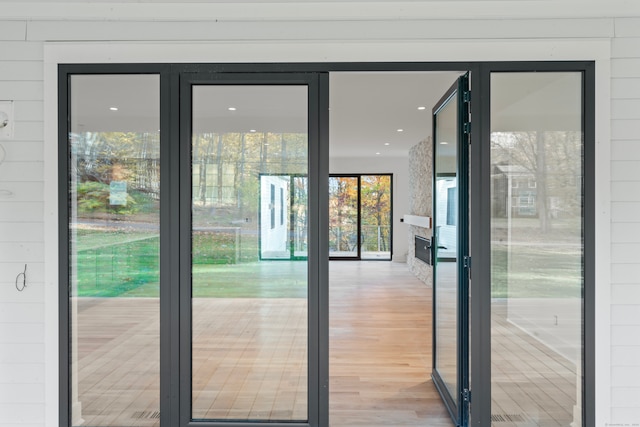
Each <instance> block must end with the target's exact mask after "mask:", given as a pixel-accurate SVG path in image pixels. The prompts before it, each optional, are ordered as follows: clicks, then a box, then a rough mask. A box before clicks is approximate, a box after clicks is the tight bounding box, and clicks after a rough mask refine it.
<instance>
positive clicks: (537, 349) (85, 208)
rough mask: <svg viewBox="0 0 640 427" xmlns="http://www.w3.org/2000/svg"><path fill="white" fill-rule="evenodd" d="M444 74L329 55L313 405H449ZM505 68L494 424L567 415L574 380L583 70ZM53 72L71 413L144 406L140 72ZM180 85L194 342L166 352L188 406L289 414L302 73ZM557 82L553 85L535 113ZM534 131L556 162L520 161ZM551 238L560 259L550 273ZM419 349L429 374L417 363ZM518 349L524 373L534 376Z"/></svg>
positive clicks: (298, 259)
mask: <svg viewBox="0 0 640 427" xmlns="http://www.w3.org/2000/svg"><path fill="white" fill-rule="evenodd" d="M461 74H463V73H462V72H334V73H330V79H329V83H330V97H329V124H330V126H329V140H330V150H329V154H330V159H329V174H330V179H329V185H328V188H329V212H328V215H327V216H328V219H329V236H327V237H328V242H329V245H328V247H329V253H328V254H326V255H327V256H328V257H330V259H332V261H330V263H329V280H328V282H329V289H328V291H329V308H328V317H329V342H328V345H329V349H328V351H329V416H330V419H331V422H332V425H335V426H348V425H367V426H370V427H373V426H388V425H398V426H400V425H407V426H412V425H413V426H419V425H425V424H427V423H428V425H430V426H452V425H453V424H452V421H451V417H450V414H449V413H448V411H447V408H446V407H445V404H444V403H443V400H442V398H441V394H442V392H443V389H442V388H443V387H446V388H447V389H448V390H449V391H450V392H451V393H455V389H456V385H457V384H456V383H455V381H456V380H455V378H456V377H457V374H458V370H459V365H458V364H459V360H458V351H457V349H458V345H459V341H458V340H457V332H456V330H457V327H458V312H457V301H458V291H459V284H458V280H457V276H456V274H457V273H456V271H457V270H456V267H457V266H458V265H459V261H460V260H459V259H457V258H458V254H459V251H458V249H459V248H458V247H457V246H456V245H457V244H458V236H459V234H458V231H457V218H458V207H457V206H458V204H457V203H458V200H459V198H458V196H457V187H458V186H459V185H460V184H459V183H460V181H461V180H460V176H459V175H458V169H457V167H458V166H457V164H458V163H457V161H456V156H457V153H456V147H457V146H458V144H457V142H456V138H457V136H456V132H455V128H456V126H455V125H452V123H454V124H455V123H456V109H455V108H453V107H451V105H453V104H448V103H446V102H445V103H443V102H442V101H447V100H450V99H451V97H448V96H445V94H447V93H451V92H448V90H449V88H450V87H452V85H453V84H454V83H455V82H456V81H457V79H458V77H459V76H460V75H461ZM524 76H525V78H526V79H528V80H527V81H526V82H525V83H526V84H522V82H521V81H518V78H520V79H522V76H520V75H517V76H512V75H509V74H504V75H499V76H496V77H495V79H496V80H495V81H496V85H495V87H496V88H501V89H500V90H498V89H496V93H495V96H493V98H492V99H493V100H494V102H493V104H492V111H491V114H492V119H494V120H493V122H492V126H493V133H492V143H495V145H496V148H495V160H496V162H495V165H494V167H495V173H494V174H493V175H492V186H493V191H494V194H496V195H497V196H496V197H495V200H493V201H492V202H493V209H494V212H493V213H492V214H493V216H494V217H493V222H492V227H493V228H492V233H493V236H492V241H493V246H492V250H493V252H492V256H493V260H492V262H493V263H494V264H493V266H492V267H493V268H494V271H495V272H496V274H495V275H494V279H493V282H492V284H493V283H495V284H496V285H500V286H502V287H500V288H498V287H496V288H495V289H492V300H491V304H492V307H491V308H492V316H493V317H492V322H493V323H492V325H493V326H492V327H493V329H492V331H493V333H492V339H493V344H492V349H493V351H494V354H493V356H492V368H493V371H492V379H493V382H492V387H493V388H492V392H493V393H494V394H493V396H492V398H493V406H492V408H493V410H495V413H492V416H495V417H496V418H495V419H496V420H497V421H496V422H500V425H501V426H507V427H511V426H516V425H522V423H527V422H529V421H531V420H532V419H534V418H533V417H536V418H537V419H541V420H544V422H545V423H547V424H548V425H558V426H562V425H566V423H567V422H568V420H571V419H572V418H573V417H575V416H576V415H575V414H574V413H572V412H571V410H572V409H573V408H574V405H573V402H574V401H575V398H576V395H579V393H580V392H581V391H580V389H579V387H580V384H581V382H580V381H579V375H580V372H579V370H577V369H576V366H580V365H579V361H578V360H577V359H578V358H579V354H580V351H579V348H580V341H579V339H580V324H579V321H580V320H579V319H580V312H579V308H580V301H581V300H580V295H579V293H578V292H577V290H579V289H580V288H579V286H580V285H579V284H580V277H579V275H578V274H577V273H576V271H578V268H577V267H576V266H579V265H580V264H579V263H580V251H579V248H580V244H581V243H580V242H579V241H577V240H576V239H578V238H579V237H580V235H579V231H580V228H579V224H580V223H579V221H578V220H576V218H579V206H578V205H577V204H576V203H575V200H577V199H578V197H579V185H578V183H579V182H580V173H581V172H580V168H579V156H577V155H576V153H579V149H580V133H579V129H580V126H581V125H580V120H578V119H577V118H576V117H577V115H576V114H575V112H576V111H580V103H579V102H577V101H579V99H580V98H579V96H575V95H576V92H577V91H576V88H579V82H580V79H579V76H576V74H575V73H573V74H572V73H548V74H546V75H545V74H542V73H541V74H534V75H526V74H525V75H524ZM70 83H71V90H70V106H71V108H70V119H69V126H70V135H69V146H70V150H69V158H70V162H71V165H72V167H70V168H69V177H70V180H69V199H70V203H69V213H68V214H69V217H68V219H69V246H70V254H71V256H70V258H69V260H68V263H69V269H70V271H69V278H70V283H71V286H70V294H69V319H70V325H69V342H70V346H69V350H70V355H71V357H70V381H71V389H72V393H71V396H70V399H71V407H72V417H73V425H77V426H80V425H100V426H117V425H124V424H131V423H132V422H133V423H134V424H135V425H140V426H155V425H157V424H158V423H159V417H160V415H159V414H160V412H159V409H158V408H159V407H160V403H159V398H160V393H159V383H160V381H159V372H160V356H159V354H160V351H159V347H160V345H159V340H160V339H159V337H160V333H159V331H160V329H161V328H160V323H161V316H160V315H159V312H160V309H159V307H160V305H161V301H160V299H161V298H160V293H161V292H160V280H159V270H160V263H159V256H158V255H159V252H160V244H159V241H160V234H159V229H160V228H161V227H160V212H159V162H158V158H159V156H160V144H159V139H160V138H159V135H160V131H159V129H160V128H161V126H162V125H161V123H160V120H159V113H158V112H159V110H160V108H159V105H160V99H159V91H158V85H159V79H158V77H157V76H156V75H152V74H149V75H108V74H105V75H81V74H79V75H74V76H72V78H71V79H70ZM96 83H99V84H96ZM184 96H185V97H186V98H187V99H186V101H185V102H188V105H190V109H189V110H188V112H187V113H186V114H187V115H186V116H185V118H184V123H188V126H189V128H188V131H185V132H184V134H183V138H182V139H180V142H181V144H183V145H182V146H181V149H182V150H183V152H184V153H189V154H190V156H185V157H184V158H183V161H184V163H185V166H186V167H184V168H183V169H181V171H182V172H181V173H182V175H181V179H183V181H184V182H185V183H187V184H186V186H184V190H185V191H184V192H183V193H182V194H183V195H182V197H183V199H181V200H182V202H183V203H182V207H181V209H182V210H181V211H180V213H181V215H182V216H181V218H182V221H181V226H183V227H185V226H184V225H183V224H185V223H186V224H187V226H186V227H185V229H184V230H182V231H183V232H182V233H181V240H180V245H181V251H182V254H183V262H185V261H184V260H185V259H186V260H187V262H185V265H184V266H182V267H183V270H184V271H185V273H184V274H183V276H181V279H180V281H179V282H178V284H179V286H177V287H178V288H179V292H180V293H181V294H180V295H181V301H183V303H182V304H183V306H182V308H183V309H184V311H183V312H181V315H180V321H181V322H182V323H181V325H182V327H183V328H184V334H183V338H181V339H182V340H183V341H181V344H182V345H183V347H186V348H188V352H187V354H189V355H190V356H191V357H186V358H185V359H186V360H187V362H184V363H186V364H185V365H183V366H181V369H183V372H186V376H187V377H188V378H189V381H190V382H189V383H188V386H190V388H191V390H190V402H189V407H190V408H191V411H192V417H193V419H198V420H218V421H220V420H222V421H237V420H268V421H270V422H295V421H300V420H305V417H307V415H308V412H309V407H310V406H311V405H310V401H311V398H310V393H309V388H310V387H309V372H310V369H309V366H310V362H309V360H311V358H310V357H309V354H310V353H311V350H310V344H309V342H310V340H309V336H310V335H311V334H312V333H313V329H312V328H311V326H310V324H311V323H312V322H311V321H309V319H310V318H311V316H310V315H309V313H310V311H311V310H312V309H313V307H311V306H310V303H309V301H310V299H309V298H308V296H309V294H310V293H311V292H312V291H313V288H312V283H311V280H310V279H309V277H310V275H309V274H308V268H309V265H310V264H311V263H310V262H309V259H310V258H311V255H310V252H309V246H310V245H309V231H308V230H309V223H310V221H309V218H310V215H311V214H312V213H311V212H310V211H311V209H310V208H309V206H310V204H309V194H310V191H309V187H310V183H309V179H308V177H309V169H308V168H309V166H308V165H309V156H310V154H309V153H310V148H309V147H310V145H311V144H310V143H309V140H308V137H307V131H308V127H309V120H308V117H307V114H308V98H307V97H308V91H307V89H306V87H305V86H303V85H266V84H265V85H194V86H193V88H192V90H191V92H189V93H187V94H186V95H184ZM554 96H555V97H559V98H560V99H562V100H565V101H564V102H555V103H554V104H553V105H554V108H553V109H550V110H549V111H548V112H547V113H545V114H540V113H539V112H540V110H541V109H542V108H541V106H544V105H545V102H546V100H548V99H552V98H553V97H554ZM436 105H441V106H442V107H439V108H438V109H437V112H438V118H436V121H438V120H440V118H444V119H443V123H440V125H438V127H437V129H438V131H437V132H436V135H433V134H432V133H433V129H434V128H433V114H432V109H433V108H434V106H436ZM516 107H517V108H516ZM525 118H526V119H527V120H528V121H527V120H524V119H525ZM445 119H446V120H445ZM438 123H439V122H438ZM540 129H542V130H544V131H545V132H540V131H539V130H540ZM536 132H537V133H536ZM501 144H502V145H501ZM532 147H538V150H540V148H539V147H544V148H545V149H546V148H547V147H548V152H547V155H546V157H545V158H544V160H545V162H546V164H549V165H554V164H562V165H563V167H564V170H563V172H562V174H550V175H549V177H547V176H546V175H545V176H542V175H536V174H535V173H534V172H532V170H530V169H527V168H526V167H525V165H527V163H526V160H527V157H526V154H527V149H532ZM553 147H562V150H560V151H558V152H555V151H552V150H551V148H553ZM538 152H539V151H538ZM522 153H523V157H522V158H521V157H518V154H522ZM434 155H435V157H434ZM569 166H571V167H572V168H573V169H570V168H569ZM434 168H435V173H434ZM550 169H552V170H553V169H554V168H550ZM555 169H557V168H555ZM567 171H568V172H567ZM434 176H435V178H436V183H435V186H434V185H433V178H434ZM544 180H547V182H546V183H545V181H544ZM543 183H545V184H544V185H547V186H548V188H549V191H552V190H553V191H554V193H553V194H554V195H553V197H554V198H549V200H551V201H553V203H552V204H550V205H549V206H548V208H549V209H555V210H554V213H553V214H551V213H550V214H549V215H548V217H549V219H550V221H551V220H552V221H553V222H554V226H555V227H556V230H560V231H561V233H559V232H556V233H555V234H554V235H553V238H554V239H555V240H554V241H552V242H550V243H551V244H549V242H548V241H547V240H545V241H542V240H541V241H534V244H532V245H531V244H529V241H531V240H534V239H535V238H537V237H536V236H537V235H538V234H539V233H538V230H539V227H540V226H541V225H544V224H542V222H541V220H540V216H539V215H537V209H540V207H539V205H537V204H536V203H535V198H536V196H537V195H538V194H539V193H540V192H542V191H543V189H542V185H543ZM539 186H540V188H538V187H539ZM507 193H508V194H507ZM185 195H186V196H185ZM434 198H435V202H436V203H435V205H436V212H433V207H434ZM571 203H573V204H571ZM561 208H562V209H561ZM577 213H578V214H577ZM543 217H544V218H546V217H547V215H545V216H543ZM434 219H435V225H436V227H432V226H431V224H433V223H432V222H431V221H433V220H434ZM577 225H578V226H577ZM434 228H435V234H437V235H438V244H437V250H436V251H435V252H434V253H435V254H436V259H435V261H436V264H435V265H436V270H437V274H435V286H434V282H433V280H434V274H433V273H434V271H433V268H432V266H431V265H429V263H428V262H425V261H424V260H423V259H418V258H419V256H418V255H419V254H418V253H417V249H419V247H418V245H417V242H419V241H422V240H420V239H430V238H432V237H433V235H434ZM512 242H515V244H513V245H512ZM523 242H524V244H523ZM547 246H549V247H551V250H547ZM531 248H533V249H531ZM537 248H542V249H543V250H542V249H537ZM184 255H187V256H184ZM551 260H554V262H556V263H557V266H556V265H555V264H554V265H553V266H552V267H553V268H557V272H556V274H555V275H554V277H553V278H549V274H548V271H549V267H548V266H549V265H550V264H549V263H550V262H551ZM433 261H434V260H432V262H433ZM501 269H502V270H501ZM503 270H504V271H503ZM554 271H555V270H554ZM503 279H504V280H503ZM502 282H504V283H502ZM536 286H537V287H536ZM434 288H435V289H436V292H434ZM434 297H435V299H436V304H435V305H434V302H433V300H434ZM541 304H544V305H545V307H550V308H551V309H553V310H554V313H556V314H554V316H555V317H553V319H551V318H549V317H548V316H546V317H543V316H541V315H538V313H539V309H538V307H539V306H540V305H541ZM434 307H435V308H434ZM434 310H435V311H436V312H437V313H438V316H436V317H437V319H438V320H437V321H436V325H435V327H434V325H433V319H434V316H433V314H434ZM551 320H553V324H552V325H551V326H550V325H549V323H550V321H551ZM434 331H435V332H434ZM434 335H435V337H434ZM434 339H435V341H434ZM436 341H437V343H438V344H437V349H438V351H434V348H433V345H432V343H434V342H436ZM434 353H437V354H436V355H435V356H434ZM525 354H526V355H529V356H531V357H529V358H526V361H527V364H526V366H524V365H522V366H521V365H520V364H518V363H514V357H515V358H520V359H518V360H525V359H523V357H524V356H523V355H525ZM433 366H436V370H437V371H438V375H440V376H442V378H443V381H442V384H438V382H437V381H435V383H434V379H433V377H432V374H434V373H435V372H436V370H434V371H433V372H432V367H433ZM531 371H533V372H536V373H539V375H538V376H537V377H536V378H537V379H536V381H531V380H530V379H529V377H528V376H529V375H530V372H531ZM436 377H437V375H436ZM436 387H439V388H438V390H437V389H436ZM439 391H440V393H439ZM531 393H533V394H535V395H536V396H539V397H537V398H536V399H531V398H530V396H531ZM554 405H555V406H554ZM549 408H551V409H549ZM574 412H575V413H579V411H578V410H575V411H574ZM531 414H534V415H531ZM132 420H133V421H132ZM547 424H545V425H547Z"/></svg>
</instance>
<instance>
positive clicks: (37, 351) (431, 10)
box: [0, 0, 640, 427]
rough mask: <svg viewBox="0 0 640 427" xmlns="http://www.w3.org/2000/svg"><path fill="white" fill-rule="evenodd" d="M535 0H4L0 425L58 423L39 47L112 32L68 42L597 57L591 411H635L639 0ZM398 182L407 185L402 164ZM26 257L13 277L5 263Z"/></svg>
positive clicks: (221, 52)
mask: <svg viewBox="0 0 640 427" xmlns="http://www.w3.org/2000/svg"><path fill="white" fill-rule="evenodd" d="M543 3H545V2H541V1H525V0H521V1H509V2H503V1H500V2H494V1H484V0H478V1H460V2H450V1H449V2H441V1H433V2H391V1H387V2H384V1H382V2H376V3H371V4H363V3H362V2H355V3H352V2H329V3H323V2H316V3H313V2H298V3H283V4H269V3H268V2H266V1H264V2H259V4H250V3H235V4H226V3H215V4H201V3H178V2H176V3H167V2H162V3H161V4H153V2H137V1H136V2H133V1H131V2H123V3H112V2H107V1H104V2H96V1H88V0H87V1H84V2H82V1H76V2H72V3H62V2H56V1H49V2H47V3H35V2H32V1H19V2H18V1H16V2H6V1H5V2H2V6H1V11H2V12H1V14H0V100H3V99H5V100H6V99H9V100H14V101H15V115H16V126H15V137H14V138H12V139H9V140H0V144H2V145H3V146H4V147H5V149H6V152H7V155H6V160H5V162H4V163H3V164H2V165H0V190H10V191H11V192H13V196H12V197H10V198H6V197H4V198H3V197H2V196H0V427H4V426H12V427H15V426H23V427H24V426H33V427H36V426H38V427H42V426H44V425H47V426H55V425H57V419H56V411H57V388H56V382H55V381H56V377H57V373H56V354H57V348H56V337H55V331H56V325H55V320H56V319H57V313H56V308H55V295H56V293H57V290H56V286H57V280H56V277H55V274H50V273H51V271H54V272H55V268H54V269H53V270H51V269H50V266H49V265H48V267H47V272H48V274H47V276H45V274H44V271H45V270H44V269H45V264H44V263H45V244H46V247H47V253H46V258H47V259H48V260H51V259H55V258H56V256H57V251H56V246H55V242H54V240H55V238H56V231H55V228H54V229H51V228H47V229H45V223H46V224H47V227H49V225H50V224H51V223H54V224H55V215H54V213H55V206H54V207H53V208H52V207H51V206H50V203H49V202H47V203H48V204H47V209H46V211H45V200H48V201H51V200H55V186H56V183H55V164H52V161H53V160H52V159H54V158H55V152H56V150H55V134H54V135H53V136H52V135H50V134H49V133H47V141H48V144H49V145H47V146H46V147H45V146H44V140H45V130H44V116H45V109H44V106H43V101H44V99H45V96H44V94H45V82H44V80H43V79H44V70H45V69H46V67H43V60H44V53H43V51H44V42H47V41H52V42H65V41H74V40H75V41H105V42H108V43H103V44H101V45H100V47H99V48H97V49H91V51H89V52H88V53H87V49H84V50H79V51H78V52H83V53H81V55H82V56H80V57H78V56H77V55H76V56H75V57H74V56H73V55H74V50H73V49H68V50H67V51H66V52H67V55H70V57H73V58H75V60H76V61H80V62H82V61H83V60H86V61H102V62H107V61H112V60H114V59H113V58H117V59H118V60H121V61H122V60H129V61H133V62H135V61H143V60H144V61H153V60H156V61H157V60H158V59H162V58H166V61H167V62H169V61H190V60H193V61H195V60H200V61H230V62H233V61H238V62H245V61H246V62H257V61H324V60H330V61H402V60H409V61H438V60H463V59H468V60H494V59H495V60H500V59H505V58H508V59H521V60H525V59H546V60H553V59H597V60H598V66H597V74H598V76H605V81H602V79H601V78H600V79H599V80H598V88H597V94H598V100H597V102H598V109H597V110H598V111H597V114H598V117H608V114H609V111H610V112H611V121H610V122H607V121H605V122H604V123H603V122H602V121H598V123H597V135H598V141H597V143H598V146H597V153H598V161H597V167H596V169H597V170H596V179H597V188H598V200H597V218H596V221H597V229H596V236H597V251H598V256H597V265H596V269H597V270H596V274H597V278H598V282H597V289H596V293H597V302H596V304H597V310H598V311H597V327H596V333H597V343H598V347H597V350H596V351H597V354H596V357H597V361H596V363H597V369H596V372H597V381H598V383H597V387H596V396H597V402H596V410H597V423H596V425H597V426H598V427H601V426H604V425H605V423H639V422H640V275H639V274H638V271H640V258H639V257H638V254H640V133H638V131H637V129H640V18H639V17H640V2H632V1H622V0H611V1H605V0H600V1H595V0H590V1H583V2H575V1H569V0H565V1H556V2H553V7H550V5H549V4H544V5H542V4H543ZM541 5H542V6H541ZM625 16H635V17H637V18H631V19H628V18H624V17H625ZM461 18H462V19H464V20H463V21H460V20H459V19H461ZM503 18H516V19H515V20H511V19H503ZM302 20H304V22H301V21H302ZM189 21H192V22H189ZM138 40H152V41H157V42H160V43H156V44H152V45H147V46H146V47H145V49H144V50H143V53H144V55H141V54H140V50H138V51H135V50H129V51H128V50H127V49H126V47H127V46H128V44H129V42H128V41H138ZM167 40H168V41H169V42H167V43H165V42H164V41H167ZM172 40H181V41H183V42H186V43H187V44H186V45H184V46H182V47H181V46H179V45H177V44H175V43H172V42H171V41H172ZM110 41H121V42H122V43H123V44H117V43H111V42H110ZM221 41H222V42H224V43H220V42H221ZM602 41H604V46H605V47H603V43H601V42H602ZM192 42H215V43H211V44H206V45H202V44H199V43H192ZM252 43H253V44H252ZM168 47H169V48H171V47H173V48H172V49H169V48H168ZM609 48H610V49H611V56H610V57H609V56H608V54H607V53H606V52H605V53H604V54H603V49H604V50H605V51H606V50H608V49H609ZM61 49H63V50H64V47H61ZM169 52H172V53H169ZM609 61H610V62H609ZM609 74H610V75H611V79H608V78H606V76H608V75H609ZM48 84H49V85H51V84H53V86H47V87H49V89H48V90H49V91H50V92H48V95H52V93H53V94H55V81H54V82H53V83H51V82H49V83H48ZM52 88H53V89H52ZM609 96H611V99H609ZM52 109H53V110H55V104H53V107H52V108H50V107H48V110H47V115H50V114H54V112H52V111H51V110H52ZM48 130H50V129H48ZM51 138H53V139H51ZM51 141H53V142H51ZM45 149H46V152H47V156H46V159H47V161H46V162H45V161H44V159H45V155H44V152H45ZM51 154H53V156H51ZM609 159H611V161H609ZM334 166H336V167H337V166H338V165H337V164H336V165H334ZM370 166H373V165H370ZM349 169H351V168H349ZM367 169H369V168H367ZM376 169H377V168H376ZM385 169H388V168H385ZM45 171H46V172H45ZM336 171H337V169H336ZM367 172H368V171H367ZM391 172H393V171H391ZM45 175H46V176H47V180H48V181H47V183H46V185H47V192H45V190H44V188H45ZM394 175H395V174H394ZM609 175H611V176H609ZM398 178H400V179H398ZM396 185H397V187H398V188H399V189H400V188H401V187H405V188H406V185H403V184H402V181H401V177H400V175H398V177H397V178H396ZM403 208H408V206H404V207H403V206H401V205H398V204H396V205H395V212H396V213H397V214H401V213H403ZM394 224H396V229H398V228H399V226H398V223H397V221H395V220H394ZM400 227H401V226H400ZM45 236H46V238H47V239H46V241H45ZM405 241H406V239H405ZM25 263H27V264H28V271H27V278H28V282H27V288H26V290H25V291H24V292H21V293H20V292H17V291H16V290H15V288H14V279H15V277H16V275H17V274H18V273H20V272H21V271H22V270H23V268H24V264H25ZM45 301H46V304H45ZM609 301H611V304H609ZM45 319H46V320H47V321H46V322H45ZM45 366H46V368H47V369H46V370H45ZM45 377H46V381H45Z"/></svg>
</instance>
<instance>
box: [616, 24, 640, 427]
mask: <svg viewBox="0 0 640 427" xmlns="http://www.w3.org/2000/svg"><path fill="white" fill-rule="evenodd" d="M615 35H616V37H615V38H614V39H613V42H612V55H611V56H612V60H611V98H612V99H611V196H612V206H611V208H612V209H611V216H612V221H611V260H612V265H611V276H612V277H611V365H612V366H611V384H612V392H611V398H612V399H611V400H612V405H611V406H612V408H611V414H612V421H614V422H635V423H639V422H640V274H638V268H639V267H640V265H639V262H640V258H639V256H640V19H637V18H636V19H617V20H616V22H615Z"/></svg>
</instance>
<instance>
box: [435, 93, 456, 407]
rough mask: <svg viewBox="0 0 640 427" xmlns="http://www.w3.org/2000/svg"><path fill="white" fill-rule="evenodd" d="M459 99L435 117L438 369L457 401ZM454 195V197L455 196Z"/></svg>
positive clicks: (450, 101)
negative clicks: (457, 171)
mask: <svg viewBox="0 0 640 427" xmlns="http://www.w3.org/2000/svg"><path fill="white" fill-rule="evenodd" d="M457 117H458V101H457V97H456V96H452V97H451V98H450V99H449V101H447V104H446V105H445V106H444V107H442V108H441V109H440V111H438V113H437V114H436V117H435V120H436V125H435V129H436V130H435V138H434V144H435V155H436V158H435V168H436V185H435V203H436V212H435V215H434V216H435V218H434V220H435V235H436V242H437V247H436V259H435V299H436V304H435V310H436V313H435V319H436V320H435V322H436V325H435V334H436V336H435V339H436V347H435V352H436V357H435V365H436V366H435V369H436V370H437V371H438V373H439V374H440V377H441V378H442V380H443V382H444V384H445V386H446V387H447V389H448V391H449V394H450V395H451V396H452V397H453V398H454V401H457V398H456V396H457V394H458V393H457V389H458V369H457V368H458V364H457V360H458V356H457V336H458V334H457V318H458V273H457V271H458V262H457V247H456V242H457V240H458V233H457V216H456V214H454V213H452V212H451V211H452V210H453V211H455V212H456V213H457V200H456V199H455V195H456V194H457V191H456V188H457V177H456V170H457V155H458V154H457V146H458V142H457V141H458V136H457V123H458V119H457ZM452 198H453V200H452Z"/></svg>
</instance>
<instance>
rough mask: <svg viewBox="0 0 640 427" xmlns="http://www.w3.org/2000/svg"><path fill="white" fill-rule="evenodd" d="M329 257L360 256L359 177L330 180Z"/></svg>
mask: <svg viewBox="0 0 640 427" xmlns="http://www.w3.org/2000/svg"><path fill="white" fill-rule="evenodd" d="M329 255H330V256H339V257H357V256H358V177H356V176H351V177H344V176H340V177H338V176H335V177H334V176H332V177H330V178H329Z"/></svg>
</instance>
